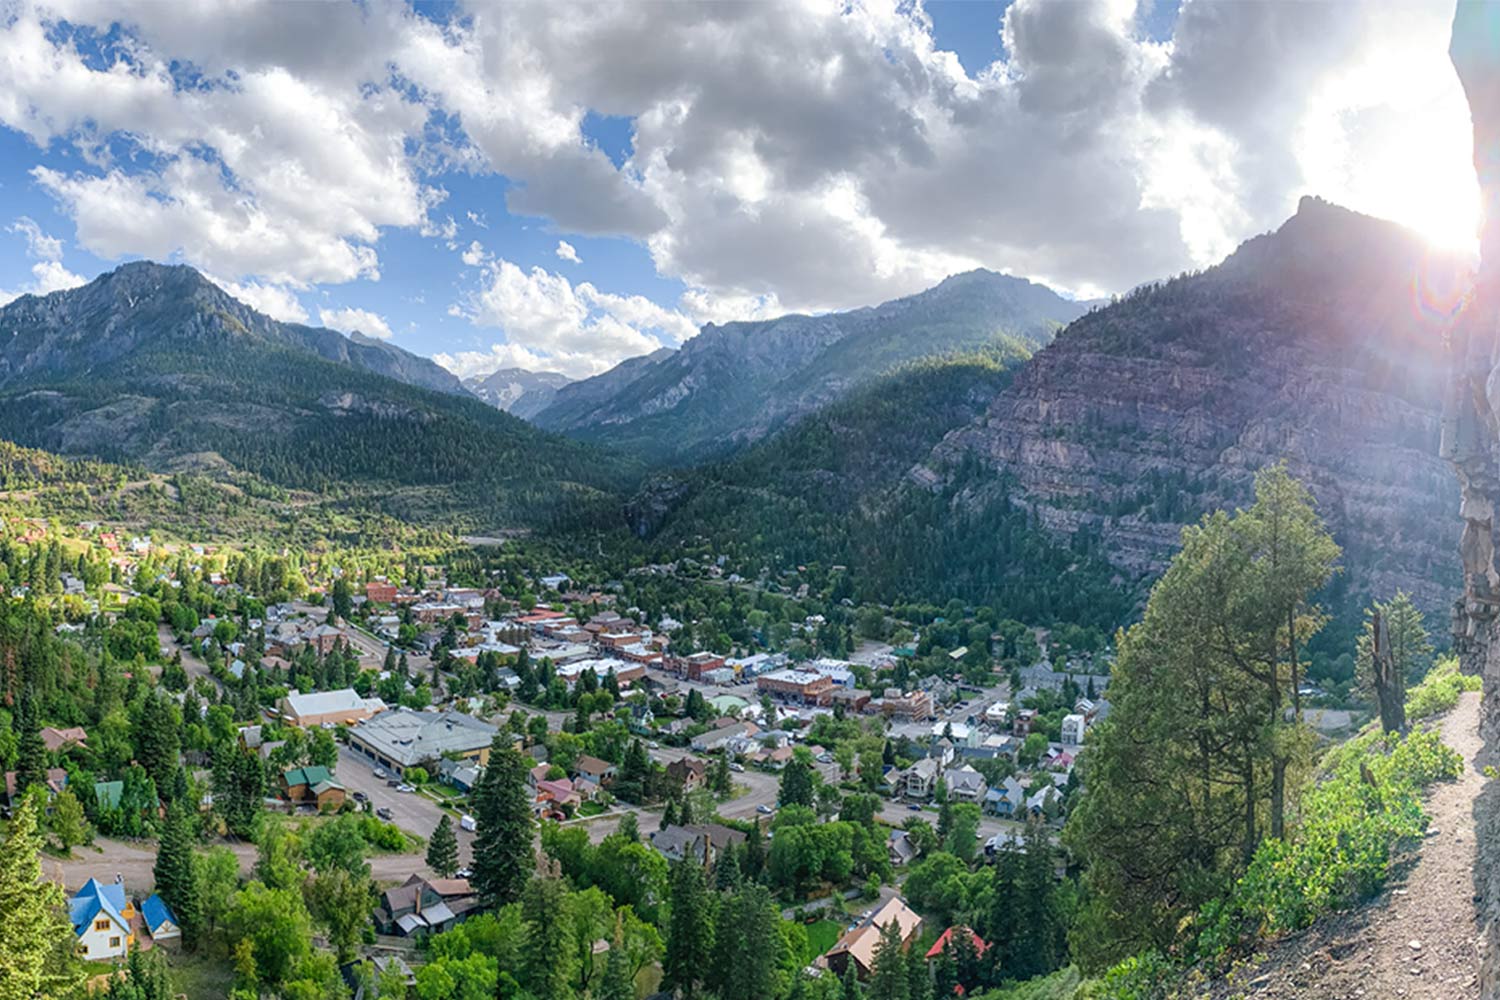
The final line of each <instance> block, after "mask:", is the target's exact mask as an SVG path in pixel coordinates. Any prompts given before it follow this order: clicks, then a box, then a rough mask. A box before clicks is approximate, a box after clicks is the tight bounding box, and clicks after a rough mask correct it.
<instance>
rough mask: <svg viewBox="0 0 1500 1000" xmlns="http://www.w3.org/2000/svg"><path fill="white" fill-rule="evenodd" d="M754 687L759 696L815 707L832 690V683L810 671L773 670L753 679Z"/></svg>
mask: <svg viewBox="0 0 1500 1000" xmlns="http://www.w3.org/2000/svg"><path fill="white" fill-rule="evenodd" d="M755 687H756V690H758V691H759V692H760V693H761V694H765V695H770V696H771V697H773V698H779V699H781V700H783V701H794V702H799V703H801V704H803V705H816V704H817V703H818V701H819V700H820V699H821V698H822V697H823V696H824V695H826V694H827V693H828V692H830V691H832V690H833V681H832V680H831V679H829V678H827V677H825V676H823V675H822V674H818V673H814V672H813V671H811V670H791V669H787V670H774V671H772V672H771V673H769V674H762V675H761V676H759V677H757V678H756V679H755Z"/></svg>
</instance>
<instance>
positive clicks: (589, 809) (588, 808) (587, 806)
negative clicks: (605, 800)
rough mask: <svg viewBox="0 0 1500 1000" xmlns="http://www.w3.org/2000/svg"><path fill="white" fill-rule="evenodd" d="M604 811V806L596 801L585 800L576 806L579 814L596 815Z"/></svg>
mask: <svg viewBox="0 0 1500 1000" xmlns="http://www.w3.org/2000/svg"><path fill="white" fill-rule="evenodd" d="M604 811H605V807H604V806H603V805H601V804H600V803H598V802H585V803H584V804H583V805H581V806H579V807H578V815H579V816H598V815H599V814H601V813H603V812H604Z"/></svg>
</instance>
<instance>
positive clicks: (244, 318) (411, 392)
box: [0, 262, 626, 527]
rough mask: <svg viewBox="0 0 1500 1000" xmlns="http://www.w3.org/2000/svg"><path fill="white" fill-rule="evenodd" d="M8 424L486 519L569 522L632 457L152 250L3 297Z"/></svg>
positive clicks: (39, 443)
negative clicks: (306, 321)
mask: <svg viewBox="0 0 1500 1000" xmlns="http://www.w3.org/2000/svg"><path fill="white" fill-rule="evenodd" d="M0 427H3V428H4V429H5V436H6V437H7V438H9V439H11V440H14V441H16V442H17V443H20V444H23V445H28V446H32V447H37V448H44V449H47V450H48V451H51V452H56V453H61V454H64V455H89V456H93V457H98V458H103V459H107V460H113V461H132V462H137V463H140V464H142V465H145V466H147V467H148V468H153V469H157V470H162V469H182V468H200V469H201V468H207V469H212V468H214V467H216V466H222V465H225V464H227V465H228V466H231V467H233V468H236V469H239V470H243V471H245V472H249V473H253V474H255V475H258V476H261V477H264V478H266V479H268V480H270V481H272V482H274V483H277V484H280V485H282V486H287V487H293V488H302V489H311V490H318V491H324V492H328V491H332V492H334V493H338V494H341V495H359V496H362V497H364V498H366V499H368V500H371V501H374V502H378V503H379V505H380V506H381V507H382V508H383V509H385V510H387V511H388V512H391V513H397V514H409V515H412V516H414V517H424V516H435V515H438V514H442V515H450V514H457V513H460V512H461V513H462V515H463V516H464V517H465V518H466V519H467V521H468V522H469V523H474V524H480V525H484V526H487V527H510V526H513V525H514V524H516V523H523V524H524V523H530V524H541V523H552V522H553V521H555V519H556V518H557V517H559V516H572V515H573V514H574V513H576V512H577V511H579V510H581V509H582V508H584V507H588V506H589V505H590V504H593V503H595V502H597V501H598V500H599V499H600V498H605V497H609V496H613V495H614V494H613V491H614V490H616V489H618V488H619V487H620V486H621V485H622V483H623V481H624V480H623V479H622V476H623V474H624V470H625V469H626V466H625V465H624V464H622V463H619V462H616V461H614V460H613V459H612V458H611V457H609V456H603V455H600V454H598V453H597V452H595V451H594V449H591V448H589V447H588V446H585V445H582V444H578V443H575V442H572V441H568V440H566V439H562V438H558V437H555V436H552V435H549V434H546V433H544V432H542V431H539V430H537V429H536V428H534V427H532V426H531V425H529V424H527V423H526V422H524V421H522V420H519V419H517V418H515V417H512V416H510V415H509V414H506V413H502V412H500V411H499V410H496V409H494V408H492V407H490V406H486V405H485V404H483V403H481V402H480V401H479V400H477V399H475V398H473V396H471V395H470V394H469V393H468V392H467V391H466V390H465V389H464V388H463V386H462V384H461V383H460V382H459V380H458V379H457V378H456V377H455V376H453V375H452V374H451V373H449V372H448V371H446V370H444V369H443V368H441V367H439V366H438V365H436V364H434V363H433V362H432V361H430V360H428V359H426V358H421V357H418V356H416V355H413V354H410V353H408V352H406V351H403V350H401V349H400V348H398V347H395V346H394V345H390V344H386V343H382V342H380V341H375V340H370V339H368V338H364V337H360V336H358V335H356V336H353V337H346V336H344V335H343V334H341V333H337V332H335V331H333V330H326V329H317V328H312V327H307V326H301V325H298V324H291V323H282V322H278V321H276V320H273V319H271V318H269V317H267V316H265V315H263V314H261V313H258V312H256V311H255V310H254V309H252V308H250V307H249V306H247V305H245V304H244V303H242V302H238V301H236V300H235V299H234V298H232V297H231V296H229V295H228V294H226V293H225V292H224V291H223V290H222V289H220V288H219V287H218V286H217V285H215V284H213V283H212V282H210V281H208V280H207V279H205V278H204V277H203V276H202V275H200V274H199V273H198V272H196V271H194V270H193V269H191V268H189V267H183V266H164V265H160V264H153V263H149V262H137V263H131V264H126V265H124V266H122V267H119V268H117V269H116V270H114V271H111V272H109V273H106V274H104V275H101V276H100V277H98V278H96V279H95V280H94V281H92V282H89V283H88V284H87V285H84V286H82V287H80V288H76V289H71V290H68V291H63V292H55V293H53V294H51V295H47V296H43V297H39V296H31V295H28V296H22V297H21V298H19V299H17V300H15V301H14V302H12V303H10V304H9V305H7V306H5V307H4V308H3V309H0ZM611 509H616V508H613V507H612V508H611Z"/></svg>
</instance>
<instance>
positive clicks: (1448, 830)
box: [1213, 692, 1485, 1000]
mask: <svg viewBox="0 0 1500 1000" xmlns="http://www.w3.org/2000/svg"><path fill="white" fill-rule="evenodd" d="M1479 701H1480V697H1479V694H1478V693H1477V692H1470V693H1466V694H1464V695H1463V696H1462V697H1461V699H1460V701H1459V703H1458V707H1457V708H1455V709H1454V710H1453V711H1452V712H1450V713H1448V715H1447V716H1446V717H1444V719H1443V720H1442V723H1441V731H1442V736H1443V742H1444V743H1446V744H1447V745H1448V746H1450V747H1452V748H1453V749H1455V750H1457V751H1458V752H1459V753H1460V754H1462V755H1463V758H1464V761H1465V763H1466V767H1465V769H1464V774H1463V776H1462V777H1461V778H1459V779H1458V780H1457V781H1449V782H1443V783H1441V784H1439V785H1437V786H1435V787H1434V788H1433V790H1432V793H1431V795H1430V796H1429V797H1428V800H1427V812H1428V814H1429V815H1430V816H1431V817H1432V822H1431V826H1430V827H1429V828H1428V835H1427V838H1426V839H1425V840H1424V841H1423V842H1422V845H1421V848H1420V850H1419V852H1418V854H1417V858H1416V863H1415V864H1414V865H1411V866H1409V867H1408V868H1407V869H1406V870H1405V872H1404V873H1403V877H1401V878H1400V879H1398V880H1395V881H1393V882H1392V884H1391V886H1390V887H1389V888H1388V889H1387V890H1386V891H1385V892H1384V893H1383V894H1382V895H1381V896H1380V897H1379V898H1378V899H1377V900H1375V901H1374V902H1372V903H1371V904H1370V905H1368V906H1365V907H1362V908H1361V909H1360V910H1358V911H1356V912H1354V913H1351V914H1347V915H1343V916H1339V917H1334V918H1332V919H1330V920H1328V921H1324V922H1323V923H1320V924H1319V925H1318V926H1317V927H1314V928H1312V929H1311V930H1309V931H1307V932H1305V933H1303V934H1300V935H1297V936H1294V937H1292V938H1289V939H1287V940H1286V941H1283V942H1282V943H1281V944H1280V945H1279V946H1277V947H1276V948H1274V949H1273V950H1272V951H1271V953H1270V954H1269V956H1268V957H1267V958H1265V959H1264V960H1263V961H1261V962H1259V963H1258V964H1256V965H1254V966H1253V967H1252V968H1251V969H1248V970H1241V971H1239V972H1238V973H1237V974H1236V976H1235V977H1234V979H1235V984H1219V986H1218V988H1216V989H1215V990H1214V991H1213V993H1214V995H1215V996H1230V995H1235V996H1245V997H1253V998H1265V1000H1271V998H1277V1000H1345V998H1348V1000H1392V998H1403V997H1410V998H1413V1000H1417V998H1420V1000H1476V998H1478V997H1479V979H1478V968H1479V941H1480V932H1479V927H1478V924H1477V921H1476V916H1475V908H1474V864H1475V859H1476V852H1475V840H1474V802H1475V800H1476V799H1477V798H1478V796H1479V792H1480V790H1481V789H1482V788H1483V787H1484V783H1485V778H1484V775H1483V774H1482V773H1480V771H1479V770H1478V769H1477V768H1476V767H1475V765H1474V759H1475V757H1476V756H1478V754H1479V752H1480V749H1481V746H1482V744H1481V741H1480V736H1479ZM1226 988H1228V989H1229V990H1230V992H1228V993H1225V992H1223V991H1224V990H1225V989H1226Z"/></svg>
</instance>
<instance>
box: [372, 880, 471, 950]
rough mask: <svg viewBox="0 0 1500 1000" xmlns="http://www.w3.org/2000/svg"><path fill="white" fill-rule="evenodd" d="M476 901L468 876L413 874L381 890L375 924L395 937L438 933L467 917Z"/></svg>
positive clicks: (384, 932) (381, 930)
mask: <svg viewBox="0 0 1500 1000" xmlns="http://www.w3.org/2000/svg"><path fill="white" fill-rule="evenodd" d="M478 905H479V899H478V897H476V896H475V895H474V890H473V889H472V888H470V886H469V880H468V879H464V878H434V879H427V878H423V877H422V876H420V875H413V876H411V877H410V878H408V879H407V880H406V882H405V883H404V884H402V885H398V886H396V887H394V888H392V889H387V890H386V891H385V892H383V893H381V895H380V905H379V907H378V908H377V909H376V911H375V927H376V929H377V930H378V931H379V932H380V933H382V934H393V935H396V936H398V937H412V936H414V935H418V934H439V933H442V932H443V931H446V930H451V929H452V928H453V926H454V925H455V924H458V923H461V922H462V921H463V920H465V919H467V918H468V916H469V914H470V913H471V912H472V911H473V910H474V908H475V907H477V906H478Z"/></svg>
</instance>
